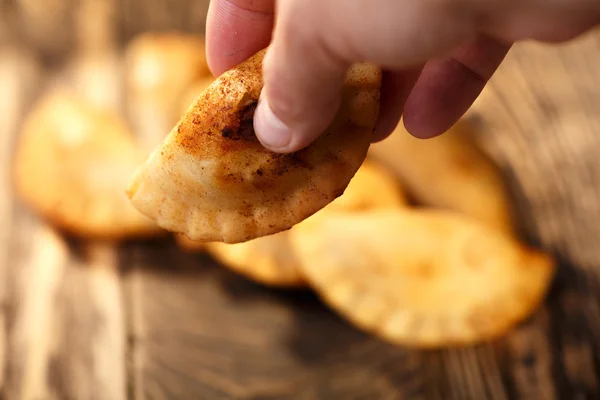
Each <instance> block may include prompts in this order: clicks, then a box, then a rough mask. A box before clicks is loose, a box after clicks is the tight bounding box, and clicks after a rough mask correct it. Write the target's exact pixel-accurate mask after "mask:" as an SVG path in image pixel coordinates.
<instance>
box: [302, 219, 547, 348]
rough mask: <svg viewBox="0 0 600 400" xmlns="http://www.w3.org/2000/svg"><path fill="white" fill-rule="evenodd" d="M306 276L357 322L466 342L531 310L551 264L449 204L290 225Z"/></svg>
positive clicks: (399, 333) (400, 338)
mask: <svg viewBox="0 0 600 400" xmlns="http://www.w3.org/2000/svg"><path fill="white" fill-rule="evenodd" d="M290 240H291V243H292V245H293V247H294V249H295V251H296V254H297V256H298V258H299V260H300V263H299V265H300V266H301V268H302V271H301V272H302V274H303V275H304V277H305V279H306V280H307V281H308V282H309V284H310V285H311V286H312V287H313V288H314V289H315V290H316V291H317V292H318V293H319V295H320V296H321V298H322V299H323V300H324V302H325V303H327V304H328V305H329V306H331V307H332V308H333V309H334V310H337V311H338V312H339V313H340V314H341V315H343V316H344V317H346V318H347V319H348V320H349V321H350V322H352V323H353V324H354V325H356V326H357V327H359V328H361V329H363V330H365V331H368V332H371V333H374V334H376V335H377V336H379V337H381V338H383V339H385V340H388V341H390V342H393V343H396V344H401V345H410V346H416V347H442V346H449V345H466V344H472V343H477V342H480V341H483V340H488V339H492V338H495V337H498V336H500V335H502V334H504V333H506V332H507V331H508V330H509V329H510V328H512V327H514V326H515V324H517V323H518V322H519V321H521V320H523V319H524V318H526V317H528V316H529V315H530V314H531V313H533V312H534V311H535V310H536V309H537V307H538V305H539V304H540V303H541V302H542V300H543V298H544V296H545V294H546V293H547V291H548V288H549V286H550V283H551V281H552V277H553V275H554V270H555V265H554V261H553V260H552V259H551V258H550V257H549V256H547V255H545V254H544V253H541V252H540V251H538V250H535V249H531V248H528V247H526V246H524V245H522V244H521V243H519V242H517V241H516V240H514V239H513V238H512V237H511V236H509V235H506V234H504V233H502V232H500V231H498V230H496V229H494V228H490V227H489V226H487V225H485V224H484V223H482V222H480V221H477V220H475V219H473V218H471V217H468V216H465V215H463V214H460V213H458V212H455V211H447V210H433V209H429V210H425V209H414V208H413V209H411V208H387V209H372V210H368V211H365V212H362V213H356V214H352V213H332V214H330V215H328V216H327V218H317V219H308V220H306V221H305V222H304V223H302V224H299V225H298V226H297V227H295V229H293V230H291V231H290Z"/></svg>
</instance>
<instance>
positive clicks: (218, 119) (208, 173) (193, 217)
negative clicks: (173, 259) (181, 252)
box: [127, 50, 381, 243]
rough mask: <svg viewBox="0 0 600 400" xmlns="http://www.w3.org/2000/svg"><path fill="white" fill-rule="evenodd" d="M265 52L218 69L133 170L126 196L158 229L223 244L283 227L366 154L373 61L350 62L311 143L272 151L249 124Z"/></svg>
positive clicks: (338, 185)
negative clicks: (326, 120) (339, 93)
mask: <svg viewBox="0 0 600 400" xmlns="http://www.w3.org/2000/svg"><path fill="white" fill-rule="evenodd" d="M264 53H265V50H261V51H259V52H258V53H257V54H255V55H254V56H252V57H250V58H249V59H248V60H246V61H244V62H243V63H241V64H240V65H238V66H237V67H235V68H233V69H232V70H230V71H228V72H226V73H224V74H223V75H221V76H220V77H219V78H217V79H216V80H215V82H214V83H212V84H211V85H210V86H209V87H208V88H207V90H206V91H205V92H204V93H203V94H201V95H200V96H199V97H198V99H197V101H196V103H195V105H194V106H192V107H190V109H189V110H188V112H187V113H186V115H185V116H184V117H183V118H182V119H181V121H180V122H179V123H178V124H177V125H176V126H175V127H174V128H173V130H172V131H171V133H170V134H169V135H168V136H167V138H166V139H165V140H164V142H163V143H162V144H161V145H160V146H159V147H158V148H157V149H156V150H155V151H154V152H153V153H152V154H151V155H150V158H149V159H148V160H147V161H146V163H145V164H144V165H142V166H141V168H140V169H139V170H138V171H137V173H136V174H135V176H134V178H133V180H132V183H131V185H130V187H129V188H128V190H127V193H128V195H129V197H130V198H131V201H132V204H133V205H134V206H135V207H136V208H137V209H138V210H139V211H141V212H142V213H144V214H145V215H147V216H148V217H150V218H152V219H154V220H156V221H157V223H158V225H159V226H161V227H163V228H164V229H166V230H169V231H172V232H175V233H183V234H185V235H186V236H188V237H189V238H190V239H192V240H198V241H220V242H225V243H239V242H244V241H248V240H251V239H255V238H258V237H261V236H267V235H271V234H275V233H277V232H281V231H284V230H286V229H289V228H291V227H292V226H293V225H295V224H297V223H299V222H300V221H302V220H304V219H305V218H307V217H309V216H310V215H312V214H314V213H315V212H317V211H319V210H320V209H322V208H323V207H325V206H326V205H327V204H329V203H331V202H332V201H333V200H335V199H336V198H337V197H338V196H340V195H341V194H342V193H343V191H344V189H345V188H346V186H347V185H348V183H349V182H350V179H351V178H352V177H353V176H354V174H355V173H356V171H357V170H358V168H359V167H360V165H361V164H362V162H363V161H364V159H365V157H366V155H367V150H368V148H369V144H370V142H371V139H372V134H373V130H374V127H375V123H376V121H377V117H378V112H379V99H380V86H381V70H380V68H379V67H376V66H370V65H356V66H353V67H351V68H350V69H349V71H348V74H347V78H346V83H345V86H344V97H345V99H346V100H345V101H344V104H345V106H344V107H341V108H340V110H339V112H338V115H337V117H336V119H335V121H334V122H333V123H332V124H331V126H330V127H329V128H328V129H327V130H326V131H325V132H324V133H323V134H322V135H321V136H320V137H319V138H318V139H317V140H316V141H315V142H314V143H312V144H311V145H310V146H308V147H306V148H304V149H302V150H300V151H297V152H295V153H291V154H278V153H274V152H271V151H269V150H267V149H265V148H264V147H263V146H262V145H261V143H260V142H259V141H258V139H257V138H256V135H255V133H254V128H253V116H254V110H255V108H256V105H257V102H258V99H259V95H260V91H261V89H262V85H263V83H262V60H263V57H264ZM359 99H360V101H359ZM355 107H357V108H355Z"/></svg>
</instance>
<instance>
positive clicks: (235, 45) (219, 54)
mask: <svg viewBox="0 0 600 400" xmlns="http://www.w3.org/2000/svg"><path fill="white" fill-rule="evenodd" d="M274 12H275V0H212V1H211V2H210V6H209V9H208V17H207V21H206V56H207V60H208V65H209V67H210V70H211V72H212V73H213V75H215V76H219V75H221V74H222V73H223V72H225V71H227V70H228V69H230V68H232V67H234V66H236V65H238V64H239V63H241V62H242V61H244V60H246V59H247V58H249V57H250V56H252V55H253V54H255V53H256V52H257V51H259V50H261V49H263V48H265V47H267V46H268V45H269V43H270V41H271V33H272V31H273V23H274Z"/></svg>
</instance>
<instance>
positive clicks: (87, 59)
mask: <svg viewBox="0 0 600 400" xmlns="http://www.w3.org/2000/svg"><path fill="white" fill-rule="evenodd" d="M44 1H47V0H44ZM71 1H73V3H72V4H75V3H77V4H79V5H82V4H83V5H87V7H89V8H87V12H86V9H81V8H80V9H78V8H68V7H67V8H66V9H65V8H61V7H63V6H60V7H58V8H57V10H58V11H57V13H58V14H60V13H61V12H64V13H66V14H65V15H71V16H63V17H61V16H60V15H58V14H57V15H54V14H52V15H49V18H50V17H51V19H50V20H48V21H46V22H44V24H45V25H42V26H41V27H39V28H40V29H42V32H44V30H45V32H49V31H51V30H52V29H50V27H52V26H57V22H56V21H55V20H53V19H52V18H59V17H60V18H66V20H67V21H70V22H67V23H65V24H64V25H61V26H60V27H59V28H60V30H61V31H60V32H58V33H57V40H56V42H55V43H52V41H47V40H46V41H44V40H41V39H47V38H43V37H42V38H39V37H36V36H35V35H33V34H31V33H30V34H29V36H27V38H28V40H27V43H29V44H30V45H31V46H33V48H34V49H36V51H38V53H39V54H42V55H45V56H47V55H48V54H51V55H53V57H58V56H57V55H61V54H62V53H63V52H66V53H69V52H71V51H70V50H71V49H73V48H74V47H73V46H72V43H71V42H70V41H72V40H73V39H76V38H77V37H78V36H77V32H81V31H82V30H84V29H86V24H85V23H83V22H82V21H83V20H85V19H86V18H88V19H89V18H92V22H99V24H98V25H94V26H93V27H92V28H94V29H95V30H94V32H97V33H99V34H98V35H97V36H95V37H96V39H95V40H94V41H92V42H87V41H81V40H79V41H78V42H77V43H79V45H78V47H77V49H78V50H79V51H80V52H83V53H78V55H81V54H84V53H85V56H81V57H76V58H64V57H62V56H61V57H62V58H61V61H69V60H71V61H73V60H75V61H74V62H72V63H69V62H67V63H66V64H67V65H68V66H71V67H72V68H73V69H71V70H69V71H75V70H77V71H81V74H80V75H72V72H69V73H68V77H70V78H71V79H72V78H73V76H79V77H80V79H75V81H74V82H73V81H69V82H68V84H73V85H74V86H75V87H76V88H79V89H80V90H81V91H82V92H83V93H84V94H85V95H86V97H88V98H89V99H91V100H93V101H97V102H98V103H99V104H104V105H108V106H110V107H114V108H116V109H119V108H121V106H120V105H119V104H122V102H123V99H122V98H121V94H120V92H119V91H118V90H116V91H106V90H103V87H113V88H114V86H115V85H118V82H119V79H120V78H119V77H118V72H116V73H115V74H113V73H112V72H107V71H118V70H119V68H120V67H119V65H118V64H119V63H118V60H116V63H115V62H114V61H115V59H114V58H111V57H110V56H107V57H106V58H103V56H101V54H100V53H95V52H94V51H93V49H94V48H95V47H96V45H99V44H103V43H104V44H106V43H111V40H113V39H114V40H117V39H118V38H119V35H120V39H121V40H123V39H124V38H125V39H126V38H129V37H131V36H132V35H134V34H135V33H138V32H141V31H143V30H147V29H152V30H170V29H176V28H181V29H183V30H186V31H196V32H201V31H203V29H204V25H203V21H204V16H205V13H206V4H207V2H206V1H191V0H160V1H154V0H153V1H149V0H111V2H110V3H111V4H112V7H114V9H113V10H112V11H113V13H111V12H109V11H110V9H106V8H102V4H99V3H96V2H94V1H93V0H85V1H82V2H79V1H78V2H75V0H56V4H59V5H60V4H63V3H65V4H66V3H69V4H71V3H70V2H71ZM27 4H28V7H29V8H28V10H29V12H34V14H33V16H30V17H28V18H39V13H38V14H35V12H36V11H35V10H34V9H32V8H31V7H32V6H31V4H34V5H35V4H39V3H36V2H35V1H32V0H19V1H16V0H15V1H10V2H2V1H1V0H0V11H2V12H4V11H6V10H7V9H8V8H6V7H8V6H9V5H13V6H14V5H17V10H18V9H19V7H21V8H23V7H24V5H27ZM106 4H109V2H106ZM96 6H99V7H100V9H99V10H100V11H96V10H98V9H96V8H94V7H96ZM11 7H12V6H11ZM32 10H33V11H32ZM65 10H66V11H65ZM78 10H79V11H78ZM90 10H91V11H90ZM103 10H104V11H103ZM107 10H108V11H107ZM13 11H14V9H13V8H10V12H13ZM7 12H8V11H7ZM38 12H39V10H38ZM96 13H98V14H96ZM3 15H8V14H0V22H2V21H4V19H3V18H2V17H3ZM77 15H79V17H77ZM95 15H98V16H99V18H98V21H95V20H94V18H93V16H95ZM90 16H91V17H90ZM69 18H80V19H81V21H79V24H76V23H74V22H73V21H72V20H70V19H69ZM106 26H120V28H121V29H120V31H119V33H118V35H117V34H115V37H114V38H113V39H111V38H110V36H111V35H110V34H109V35H108V36H106V35H102V34H101V33H102V32H106V31H104V30H103V29H104V28H103V27H106ZM64 32H67V33H64ZM69 32H70V33H69ZM61 35H67V36H69V35H71V37H70V39H69V38H65V36H61ZM61 37H62V39H61ZM106 37H109V39H107V41H106V42H104V39H105V38H106ZM8 39H11V40H14V39H15V38H14V34H13V32H8V31H7V30H6V29H2V25H0V108H1V109H2V110H3V112H2V113H0V131H2V133H3V134H2V135H0V172H1V173H0V218H2V220H4V221H9V223H6V224H4V225H2V226H0V238H1V239H2V240H1V241H0V397H1V398H5V399H84V400H85V399H117V400H120V399H126V398H127V399H136V400H142V399H190V398H192V399H217V400H218V399H256V400H259V399H261V400H262V399H264V400H267V399H273V400H275V399H284V400H285V399H302V400H304V399H311V400H312V399H328V400H329V399H332V400H335V399H344V400H345V399H427V400H429V399H444V400H446V399H450V400H451V399H456V400H462V399H474V400H485V399H499V400H504V399H525V400H528V399H542V400H555V399H556V400H558V399H597V398H600V295H599V293H600V285H599V279H598V275H599V273H598V272H599V271H600V250H598V246H597V243H596V242H597V239H596V238H597V237H599V233H600V208H599V207H600V193H599V191H600V190H599V189H598V188H600V162H598V161H599V158H598V154H599V153H600V137H599V135H598V134H599V133H600V112H599V111H600V83H599V82H598V77H600V62H599V60H600V32H596V33H592V34H590V35H588V36H586V37H584V38H582V39H581V40H578V41H576V42H573V43H570V44H567V45H561V46H542V45H539V44H531V43H525V44H521V45H519V46H516V47H515V48H514V49H513V50H512V51H511V53H510V54H509V56H508V57H507V60H506V62H505V64H504V65H503V66H502V67H501V69H500V70H499V71H498V73H497V74H496V75H495V76H494V78H493V79H492V82H491V84H490V86H489V89H488V90H486V91H485V92H484V94H483V95H482V97H481V99H480V101H479V102H478V104H477V105H476V107H474V109H473V111H472V112H471V113H470V114H469V115H470V118H473V119H474V120H476V121H478V123H479V126H480V128H481V132H482V134H481V142H482V145H483V146H484V147H485V148H486V149H487V150H488V151H489V152H490V154H491V155H492V157H493V158H494V159H495V160H496V161H497V162H498V163H499V165H501V167H502V168H503V171H504V172H505V174H506V179H507V181H508V182H509V184H510V188H511V191H512V193H513V195H514V199H515V203H516V205H517V209H518V212H519V215H520V216H521V217H520V222H521V224H522V228H523V234H524V237H525V238H526V239H527V240H530V241H532V242H535V243H539V244H542V245H544V246H546V247H547V248H549V249H551V250H552V251H554V252H555V253H556V254H557V256H559V257H560V258H561V259H562V260H563V263H562V265H561V268H560V269H559V275H558V277H557V279H556V282H555V285H554V287H553V290H552V292H551V294H550V296H549V297H548V300H547V301H546V303H545V304H544V306H543V307H542V308H541V309H540V310H539V311H538V312H537V313H536V314H535V315H534V316H533V317H532V318H530V319H529V320H527V321H525V322H523V323H522V324H520V325H519V326H518V327H517V328H516V329H514V330H513V331H512V332H510V333H508V334H507V335H506V336H505V337H504V338H502V339H500V340H497V341H495V342H493V343H487V344H482V345H479V346H474V347H469V348H464V349H448V350H440V351H416V350H412V349H407V348H403V347H397V346H392V345H389V344H386V343H383V342H381V341H379V340H377V339H375V338H373V337H371V336H368V335H365V334H363V333H361V332H359V331H357V330H356V329H354V328H352V327H351V326H350V325H349V324H348V323H346V322H345V321H343V320H342V319H340V318H339V317H337V316H336V315H335V314H334V313H333V312H331V311H330V310H329V309H328V308H326V307H324V306H323V305H322V304H321V303H320V302H319V301H318V300H317V299H316V297H315V296H314V295H312V294H310V293H307V292H301V291H296V292H294V291H290V292H287V291H276V290H271V289H266V288H264V287H261V286H258V285H255V284H253V283H251V282H249V281H247V280H245V279H244V278H242V277H240V276H238V275H236V274H234V273H232V272H230V271H228V270H226V269H224V268H222V267H220V266H219V265H217V264H216V263H215V262H214V261H212V260H211V259H210V258H208V257H206V256H204V255H193V254H186V253H183V252H181V251H180V250H178V249H177V248H176V247H175V245H174V244H173V243H171V242H147V243H131V244H126V245H123V246H122V247H119V248H117V247H115V246H114V245H111V244H107V243H75V242H72V241H70V240H68V239H66V238H65V237H63V236H62V235H61V234H59V233H57V232H55V231H53V230H52V229H51V228H50V227H48V226H46V225H44V224H43V223H42V222H41V221H39V220H38V219H37V218H36V217H35V216H34V215H32V214H31V213H30V212H29V211H28V210H26V209H25V208H23V207H22V206H21V205H20V204H19V203H18V202H16V201H15V199H14V198H13V197H12V187H11V184H10V176H9V174H8V173H7V171H9V169H10V155H11V153H12V148H13V145H14V140H15V139H16V137H17V136H16V135H17V132H18V128H19V124H20V118H21V117H22V115H23V113H24V112H26V110H27V107H28V105H29V104H30V99H31V97H33V96H34V95H35V94H36V93H37V92H39V91H40V89H42V88H43V86H42V85H40V84H39V83H38V82H37V81H36V80H35V79H34V77H35V76H38V75H40V74H42V73H43V74H44V76H45V78H46V79H54V77H55V75H54V73H55V71H46V70H42V69H38V66H37V62H36V60H35V59H34V58H31V57H30V56H29V55H26V53H19V52H16V53H15V52H14V48H13V47H10V49H11V50H10V54H12V55H11V56H10V57H8V56H7V54H9V50H8V49H9V47H8V46H7V43H9V41H8ZM37 39H40V42H39V43H38V42H37V41H36V40H37ZM69 43H71V44H69ZM112 44H115V43H112ZM121 44H122V43H121ZM111 46H112V45H109V46H107V47H108V48H110V49H112V50H115V51H116V49H118V48H119V46H117V45H115V46H114V47H111ZM86 49H87V50H86ZM67 50H69V51H67ZM112 50H111V51H112ZM18 54H21V55H18ZM15 60H21V61H17V62H16V61H15ZM77 60H79V61H80V62H78V61H77ZM11 63H12V64H11ZM90 65H91V66H92V68H91V69H90V68H89V66H90ZM25 66H28V67H25ZM96 67H97V70H96V69H95V68H96ZM78 68H81V69H78ZM3 71H4V72H3ZM6 71H8V72H6ZM94 71H97V72H94ZM15 77H18V78H17V79H15ZM67 81H68V79H67ZM86 82H87V83H90V82H91V83H98V82H102V83H101V84H99V85H97V84H92V85H91V86H88V85H87V84H86Z"/></svg>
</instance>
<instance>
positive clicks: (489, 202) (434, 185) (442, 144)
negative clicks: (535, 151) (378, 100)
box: [369, 120, 514, 232]
mask: <svg viewBox="0 0 600 400" xmlns="http://www.w3.org/2000/svg"><path fill="white" fill-rule="evenodd" d="M471 134H472V132H471V130H470V129H469V125H468V123H467V121H464V120H461V121H459V123H458V124H456V125H455V126H454V127H453V128H451V129H450V130H449V131H448V132H446V133H444V134H442V135H440V136H438V137H435V138H431V139H417V138H415V137H414V136H412V135H411V134H410V133H408V132H407V131H406V129H405V128H404V124H403V123H400V124H399V125H398V127H397V128H396V130H395V131H394V132H393V133H392V134H391V135H390V136H389V137H388V138H387V139H385V140H383V141H381V142H378V143H374V144H373V145H372V146H371V148H370V149H369V157H372V158H373V159H376V160H378V161H380V162H381V163H383V164H384V165H385V166H387V167H388V168H390V169H391V170H392V171H394V173H395V174H396V175H397V176H398V178H399V180H400V182H401V183H402V185H403V186H404V188H405V190H406V192H407V193H408V194H410V195H411V196H412V197H414V198H415V199H416V200H417V201H418V202H419V203H422V204H424V205H426V206H433V207H439V208H444V209H450V210H456V211H459V212H462V213H464V214H466V215H470V216H472V217H474V218H477V219H479V220H481V221H483V222H485V223H487V224H489V225H490V226H492V227H496V228H499V229H501V230H503V231H506V232H513V231H514V226H513V216H512V208H511V205H512V201H511V199H510V196H509V192H508V190H507V188H506V186H505V184H504V181H503V177H502V174H501V173H500V171H499V169H498V168H497V167H496V165H494V163H493V162H492V160H491V159H490V158H489V157H488V156H487V155H486V154H485V153H484V152H483V151H482V150H481V149H480V148H478V147H477V144H476V142H475V141H474V140H473V138H472V137H470V135H471Z"/></svg>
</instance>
